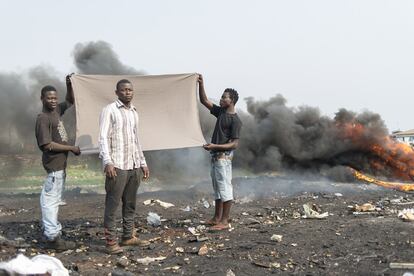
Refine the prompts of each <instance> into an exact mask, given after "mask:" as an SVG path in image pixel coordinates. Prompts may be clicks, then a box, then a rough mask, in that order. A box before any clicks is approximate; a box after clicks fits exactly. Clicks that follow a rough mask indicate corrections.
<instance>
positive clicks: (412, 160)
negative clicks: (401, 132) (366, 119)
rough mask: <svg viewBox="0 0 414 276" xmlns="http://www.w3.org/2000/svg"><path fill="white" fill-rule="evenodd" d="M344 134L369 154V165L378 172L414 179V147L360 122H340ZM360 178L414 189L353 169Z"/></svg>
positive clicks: (413, 188) (405, 188)
mask: <svg viewBox="0 0 414 276" xmlns="http://www.w3.org/2000/svg"><path fill="white" fill-rule="evenodd" d="M337 127H338V128H339V130H340V133H341V134H340V136H341V138H343V139H348V141H350V142H351V143H353V144H354V145H356V146H357V147H358V148H360V149H361V150H362V151H364V152H366V153H367V154H369V156H370V157H372V158H368V159H369V167H370V168H371V170H372V171H373V172H374V173H375V174H378V175H384V176H385V175H389V176H391V177H392V178H395V179H399V180H401V181H411V182H412V181H413V180H414V150H413V148H412V147H411V146H409V145H407V144H405V143H400V142H398V141H395V140H393V139H392V138H391V137H389V136H388V135H382V136H381V135H373V134H372V133H371V130H370V129H369V128H367V127H365V126H363V125H362V124H360V123H356V122H352V123H349V122H348V123H344V124H338V125H337ZM351 170H352V173H353V175H354V176H355V178H356V179H358V180H362V181H366V182H368V183H372V184H375V185H378V186H381V187H384V188H390V189H395V190H398V191H403V192H409V191H414V184H409V183H403V182H388V181H382V180H378V179H375V178H373V177H370V176H367V175H365V174H363V173H361V172H359V171H357V170H355V169H351Z"/></svg>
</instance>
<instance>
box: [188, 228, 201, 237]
mask: <svg viewBox="0 0 414 276" xmlns="http://www.w3.org/2000/svg"><path fill="white" fill-rule="evenodd" d="M188 231H189V232H190V233H191V234H193V235H194V236H196V235H199V234H198V233H197V230H196V229H195V228H194V227H188Z"/></svg>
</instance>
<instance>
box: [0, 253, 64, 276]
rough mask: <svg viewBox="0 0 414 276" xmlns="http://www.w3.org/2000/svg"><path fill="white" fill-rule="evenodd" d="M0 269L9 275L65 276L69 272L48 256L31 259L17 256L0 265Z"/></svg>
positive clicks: (56, 260) (60, 263)
mask: <svg viewBox="0 0 414 276" xmlns="http://www.w3.org/2000/svg"><path fill="white" fill-rule="evenodd" d="M0 269H4V270H6V271H7V272H8V273H10V274H14V273H17V274H22V275H28V274H30V275H33V274H42V275H43V274H44V275H46V274H50V275H52V276H66V275H69V271H68V270H67V269H66V268H65V267H64V266H63V264H62V262H61V261H60V260H59V259H57V258H55V257H51V256H48V255H43V254H41V255H37V256H35V257H33V258H32V259H29V258H27V257H26V256H24V255H22V254H19V255H17V257H16V258H14V259H12V260H10V261H8V262H2V263H0Z"/></svg>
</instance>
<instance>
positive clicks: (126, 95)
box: [115, 83, 134, 105]
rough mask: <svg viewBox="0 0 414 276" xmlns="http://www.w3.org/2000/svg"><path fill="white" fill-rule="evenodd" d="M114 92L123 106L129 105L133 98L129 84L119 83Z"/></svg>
mask: <svg viewBox="0 0 414 276" xmlns="http://www.w3.org/2000/svg"><path fill="white" fill-rule="evenodd" d="M115 92H116V95H117V96H118V99H119V100H120V101H121V102H122V103H124V104H125V105H129V104H130V103H131V101H132V98H133V97H134V88H133V87H132V84H131V83H121V84H120V85H119V87H118V89H117V90H116V91H115Z"/></svg>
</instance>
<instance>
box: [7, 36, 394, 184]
mask: <svg viewBox="0 0 414 276" xmlns="http://www.w3.org/2000/svg"><path fill="white" fill-rule="evenodd" d="M73 58H74V64H75V66H76V68H77V72H78V73H82V74H143V71H141V70H137V69H135V68H133V67H130V66H128V65H125V64H123V63H122V62H121V61H120V60H119V57H118V55H117V54H116V53H115V52H114V51H113V49H112V47H111V45H110V44H108V43H107V42H104V41H97V42H86V43H78V44H77V45H75V47H74V51H73ZM64 75H65V74H62V75H60V74H58V73H57V72H55V70H53V68H48V67H44V66H43V67H36V68H32V69H30V70H28V71H27V72H25V73H22V74H17V73H2V74H0V92H1V93H0V110H1V112H2V116H0V127H1V129H2V130H3V131H2V134H1V135H0V143H1V145H2V147H1V151H2V152H6V149H7V150H8V151H12V149H14V150H17V149H16V148H13V147H16V144H17V145H19V146H18V147H17V148H20V150H24V149H25V146H24V145H35V139H34V121H35V117H36V114H37V113H39V112H40V111H41V103H40V100H39V97H40V88H41V87H42V86H43V85H46V84H51V85H54V86H56V87H57V89H58V92H60V95H61V97H63V95H64V93H65V86H64V82H63V80H64ZM207 81H208V80H207ZM239 93H240V94H241V95H248V94H249V92H248V91H239ZM246 102H247V112H243V111H240V110H239V111H238V114H239V116H240V117H241V120H242V122H243V128H242V136H241V139H240V147H239V148H238V149H237V151H236V155H235V159H234V167H235V169H236V170H237V169H239V170H244V171H250V172H253V173H258V172H268V171H280V170H295V171H297V170H306V171H315V172H318V173H319V172H323V173H324V174H326V175H327V176H330V177H332V176H334V177H335V178H336V179H339V180H346V179H347V176H346V175H347V174H346V173H345V171H346V169H345V168H346V167H347V166H349V165H351V166H353V167H356V168H361V169H365V168H369V166H368V165H366V164H367V163H369V160H370V158H371V157H370V156H369V154H368V153H367V152H366V143H356V142H355V141H352V140H350V139H348V138H346V137H345V138H344V137H343V135H342V133H341V128H340V126H341V125H343V124H352V123H358V124H361V125H363V126H364V127H365V128H366V129H367V131H366V134H365V136H364V139H365V140H366V141H370V140H371V141H375V140H376V139H377V137H380V136H381V137H382V136H384V135H387V133H388V131H387V129H386V127H385V125H384V122H383V121H382V119H381V118H380V116H379V115H378V114H374V113H371V112H363V113H361V114H356V113H354V112H351V111H348V110H346V109H341V110H339V111H338V113H337V114H336V116H335V117H334V118H329V117H327V116H324V115H322V114H321V112H320V110H319V109H318V108H314V107H308V106H301V107H297V108H292V107H288V106H287V105H286V100H285V99H284V98H283V96H281V95H276V96H275V97H273V98H271V99H269V100H267V101H255V100H254V99H253V98H251V97H250V98H246ZM199 110H200V120H201V128H202V131H203V134H204V136H205V137H206V140H207V141H208V140H209V139H210V137H211V133H212V130H213V128H214V123H215V118H214V117H213V116H212V115H210V114H209V112H208V111H207V110H206V109H205V108H204V107H203V106H200V108H199ZM67 113H68V114H67V115H66V118H65V120H66V123H67V128H68V130H69V133H72V137H73V129H74V122H75V121H74V112H73V108H72V110H70V111H69V112H67ZM70 130H72V132H71V131H70ZM32 148H33V147H32ZM34 148H35V147H34ZM146 156H147V159H148V160H149V164H150V165H151V169H152V172H153V174H154V175H157V176H161V177H162V178H164V180H165V179H166V180H167V181H170V182H171V183H174V184H175V183H178V182H180V181H184V180H185V179H186V180H189V179H190V180H194V179H196V178H206V177H208V174H209V172H208V171H209V165H208V162H209V155H208V153H207V152H205V151H204V150H203V149H200V148H193V149H180V150H166V151H153V152H147V153H146Z"/></svg>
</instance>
